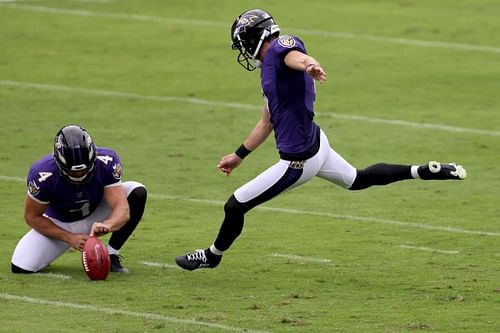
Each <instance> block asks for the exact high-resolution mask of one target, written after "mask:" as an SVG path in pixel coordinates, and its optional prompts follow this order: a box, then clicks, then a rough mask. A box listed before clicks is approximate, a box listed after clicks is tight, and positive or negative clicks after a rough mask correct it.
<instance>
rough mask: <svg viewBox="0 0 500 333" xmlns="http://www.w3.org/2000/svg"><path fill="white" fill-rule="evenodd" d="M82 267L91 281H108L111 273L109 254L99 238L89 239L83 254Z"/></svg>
mask: <svg viewBox="0 0 500 333" xmlns="http://www.w3.org/2000/svg"><path fill="white" fill-rule="evenodd" d="M82 265H83V269H84V270H85V273H87V276H88V277H89V278H90V279H91V280H106V278H107V277H108V273H109V267H110V262H109V254H108V250H107V249H106V246H105V245H104V244H103V242H101V240H100V239H99V238H97V237H90V238H89V239H87V242H86V243H85V246H84V248H83V252H82Z"/></svg>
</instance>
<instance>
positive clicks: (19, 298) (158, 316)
mask: <svg viewBox="0 0 500 333" xmlns="http://www.w3.org/2000/svg"><path fill="white" fill-rule="evenodd" d="M0 298H1V299H3V300H6V301H16V302H23V303H30V304H40V305H48V306H54V307H59V308H72V309H79V310H83V311H92V312H101V313H106V314H109V315H116V314H118V315H122V316H126V317H136V318H140V319H145V320H157V321H164V322H169V323H173V324H181V325H193V326H204V327H209V328H213V329H216V330H223V331H231V332H245V333H270V332H269V331H259V330H251V329H247V328H240V327H233V326H228V325H222V324H215V323H209V322H203V321H198V320H191V319H181V318H176V317H170V316H165V315H162V314H157V313H147V312H135V311H127V310H121V309H113V308H107V307H99V306H93V305H88V304H78V303H67V302H59V301H50V300H46V299H41V298H33V297H29V296H18V295H12V294H7V293H0Z"/></svg>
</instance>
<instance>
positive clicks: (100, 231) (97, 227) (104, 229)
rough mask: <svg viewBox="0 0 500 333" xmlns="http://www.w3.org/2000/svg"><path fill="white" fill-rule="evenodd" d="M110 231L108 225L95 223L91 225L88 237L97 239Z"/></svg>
mask: <svg viewBox="0 0 500 333" xmlns="http://www.w3.org/2000/svg"><path fill="white" fill-rule="evenodd" d="M110 231H111V229H110V228H109V226H108V225H106V224H104V223H101V222H96V223H94V224H93V225H92V229H91V230H90V237H93V236H95V237H99V236H102V235H106V234H107V233H109V232H110Z"/></svg>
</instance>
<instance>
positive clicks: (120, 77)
mask: <svg viewBox="0 0 500 333" xmlns="http://www.w3.org/2000/svg"><path fill="white" fill-rule="evenodd" d="M252 7H261V8H263V9H266V10H268V11H269V12H271V14H273V15H274V17H275V18H276V20H277V22H278V24H280V26H281V28H282V31H283V32H284V33H290V34H296V35H298V36H300V37H301V38H302V39H303V40H304V41H305V43H306V47H307V48H308V51H309V52H310V53H311V54H312V55H313V56H314V57H316V58H317V59H318V60H319V61H320V62H321V64H322V66H323V67H324V69H325V70H326V71H327V74H328V81H327V82H326V83H325V84H322V85H318V86H317V102H316V110H317V112H318V115H317V122H318V123H319V125H320V126H321V127H322V128H323V129H324V130H325V132H326V133H327V134H328V136H329V139H330V142H332V143H333V145H334V147H335V149H336V150H337V151H338V152H339V153H341V154H342V155H343V156H344V157H345V158H346V159H347V160H349V161H350V162H351V163H352V164H353V165H355V166H357V167H360V168H361V167H365V166H367V165H370V164H373V163H376V162H390V163H405V164H421V163H423V162H425V161H428V160H430V159H436V160H441V161H444V162H447V161H457V162H460V163H462V164H463V165H464V166H465V167H466V168H467V171H468V178H467V179H466V180H465V181H463V182H424V181H409V182H401V183H397V184H392V185H390V186H386V187H378V188H371V189H369V190H366V191H362V192H356V193H354V192H349V191H345V190H342V189H341V188H339V187H335V186H332V185H330V184H329V183H327V182H325V181H322V180H320V179H317V180H313V181H311V182H309V183H308V184H306V185H304V186H302V187H300V188H298V189H296V190H294V191H291V192H289V193H286V194H284V195H282V196H280V197H278V198H276V199H274V200H273V201H271V202H269V203H267V204H265V205H263V206H262V207H260V208H257V209H255V210H253V211H251V212H249V213H248V214H247V219H246V224H245V229H244V232H243V234H242V235H241V237H240V238H239V239H238V240H237V241H236V242H235V244H234V245H233V247H232V248H231V249H230V251H228V252H227V253H226V254H225V256H224V260H223V261H222V263H221V265H220V266H219V267H218V268H216V269H214V270H209V271H195V272H185V271H181V270H180V269H178V268H176V266H175V263H174V257H175V256H177V255H180V254H183V253H185V252H187V251H190V250H193V249H195V248H201V247H206V246H208V245H210V244H211V243H212V242H213V240H214V237H215V235H216V233H217V231H218V228H219V225H220V222H221V220H222V217H223V210H222V205H223V203H224V202H225V200H226V199H227V198H228V197H229V196H230V195H231V193H232V192H233V191H234V190H235V189H236V188H238V187H239V186H241V185H242V184H244V183H245V182H246V181H248V180H249V179H251V178H252V177H254V176H255V175H257V174H258V173H259V172H260V171H262V170H264V169H265V168H267V167H268V166H270V165H271V164H273V163H274V162H275V161H276V160H277V158H278V156H277V153H276V151H275V148H274V140H272V138H270V140H268V142H266V143H265V144H264V145H263V146H262V147H260V149H259V150H258V151H257V152H254V153H253V154H252V155H251V156H249V157H248V158H247V159H246V160H245V162H244V164H243V165H242V166H241V167H240V168H238V169H237V170H235V172H233V174H232V175H231V177H225V176H224V175H223V174H222V173H220V172H219V171H218V170H217V168H216V165H217V162H218V161H219V159H220V157H221V156H223V155H225V154H227V153H229V152H231V151H233V150H234V149H235V148H236V147H237V146H238V145H239V144H240V143H241V142H242V140H243V139H244V138H245V137H246V136H247V134H248V133H249V131H250V129H251V128H252V127H253V125H254V124H255V122H256V121H257V120H258V119H259V116H260V107H261V105H262V103H263V101H262V98H261V96H260V86H259V75H258V73H257V72H255V73H249V72H246V71H245V70H244V69H242V68H241V67H240V66H239V65H238V64H237V63H236V59H235V58H236V53H235V52H233V51H232V50H231V48H230V43H229V27H230V25H231V24H232V21H233V20H234V18H235V17H236V16H237V15H238V14H239V13H240V12H242V11H244V10H246V9H249V8H252ZM498 17H500V4H499V3H498V1H490V0H463V1H455V0H442V1H434V0H419V1H416V0H400V1H389V0H380V1H369V0H364V1H363V0H355V1H328V0H317V1H308V2H304V1H297V0H288V1H286V2H285V1H277V0H273V1H271V0H269V1H260V0H259V1H246V0H245V1H230V0H220V1H215V2H209V1H203V0H184V1H161V0H155V1H153V0H141V1H139V0H135V1H134V0H116V1H113V0H95V1H92V0H80V1H77V0H73V1H62V0H54V1H52V0H48V1H5V0H4V1H0V119H1V122H0V140H1V142H0V198H1V201H0V221H1V224H2V231H1V232H0V253H1V255H0V267H2V268H1V269H0V313H1V314H0V332H240V331H241V332H254V333H256V332H315V333H316V332H408V331H424V332H450V333H451V332H453V333H456V332H474V333H475V332H499V331H500V319H499V313H500V269H499V267H500V208H498V207H499V197H500V157H499V149H500V21H499V20H498ZM68 123H78V124H81V125H83V126H85V127H86V128H87V129H88V130H89V132H90V133H91V134H92V136H93V138H94V140H95V141H96V143H97V144H98V145H100V146H109V147H113V148H115V150H117V152H118V153H119V154H120V156H121V158H122V160H123V162H124V177H125V179H127V180H138V181H140V182H143V183H144V184H146V185H147V187H148V190H149V194H150V196H149V201H148V204H147V208H146V212H145V216H144V219H143V221H142V222H141V224H140V225H139V227H138V229H137V231H136V233H135V234H134V235H133V237H132V238H131V239H130V240H129V242H128V243H127V244H126V246H125V247H124V248H123V249H122V251H121V253H122V254H123V256H124V257H125V261H124V263H125V264H126V266H127V267H128V268H129V269H130V271H131V273H130V274H129V275H126V276H123V275H110V276H109V278H108V280H107V281H101V282H91V281H89V280H88V279H87V277H86V276H85V274H84V272H83V270H82V267H81V264H80V257H79V253H77V252H68V253H67V254H65V255H63V256H61V257H60V258H59V259H58V260H57V261H55V262H54V263H53V264H52V265H51V266H50V267H48V268H47V269H45V270H44V271H43V273H42V274H36V275H32V276H18V275H13V274H11V273H10V258H11V255H12V251H13V249H14V247H15V245H16V243H17V241H18V239H19V238H20V237H21V236H22V235H23V234H24V233H25V232H26V231H27V230H28V227H27V226H26V224H25V223H24V221H23V199H24V195H25V193H26V186H25V180H24V179H25V177H26V173H27V171H28V169H29V167H30V165H31V164H32V163H33V162H34V161H35V160H37V159H38V158H40V157H41V156H43V155H45V154H47V153H48V152H50V150H51V149H52V139H53V137H54V135H55V133H56V132H57V130H58V129H59V128H60V127H62V126H63V125H66V124H68Z"/></svg>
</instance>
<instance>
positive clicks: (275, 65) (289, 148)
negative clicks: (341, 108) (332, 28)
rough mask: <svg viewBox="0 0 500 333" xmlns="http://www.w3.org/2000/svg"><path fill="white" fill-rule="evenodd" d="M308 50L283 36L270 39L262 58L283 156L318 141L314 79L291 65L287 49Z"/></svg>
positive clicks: (266, 91) (264, 81) (265, 90)
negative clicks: (286, 58) (287, 63)
mask: <svg viewBox="0 0 500 333" xmlns="http://www.w3.org/2000/svg"><path fill="white" fill-rule="evenodd" d="M292 50H298V51H300V52H302V53H306V54H307V52H306V49H305V47H304V44H303V43H302V41H301V40H300V39H299V38H297V37H294V36H281V37H279V38H277V39H275V40H273V41H272V42H271V45H270V47H269V50H268V51H267V53H266V54H265V56H264V59H263V61H262V70H261V84H262V91H263V94H264V97H265V99H266V101H267V105H268V108H269V112H270V117H271V123H272V124H273V128H274V136H275V138H276V146H277V148H278V150H279V151H280V154H281V155H282V156H283V155H298V156H300V154H301V153H304V152H306V151H308V150H311V147H313V146H314V145H315V144H317V140H318V133H319V128H318V126H317V125H316V124H315V123H314V121H313V118H314V106H313V105H314V99H315V96H316V94H315V89H314V79H313V78H312V77H311V76H310V75H308V74H306V73H305V72H302V71H297V70H293V69H291V68H289V67H288V66H287V65H286V64H285V62H284V58H285V56H286V55H287V53H288V52H290V51H292Z"/></svg>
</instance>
